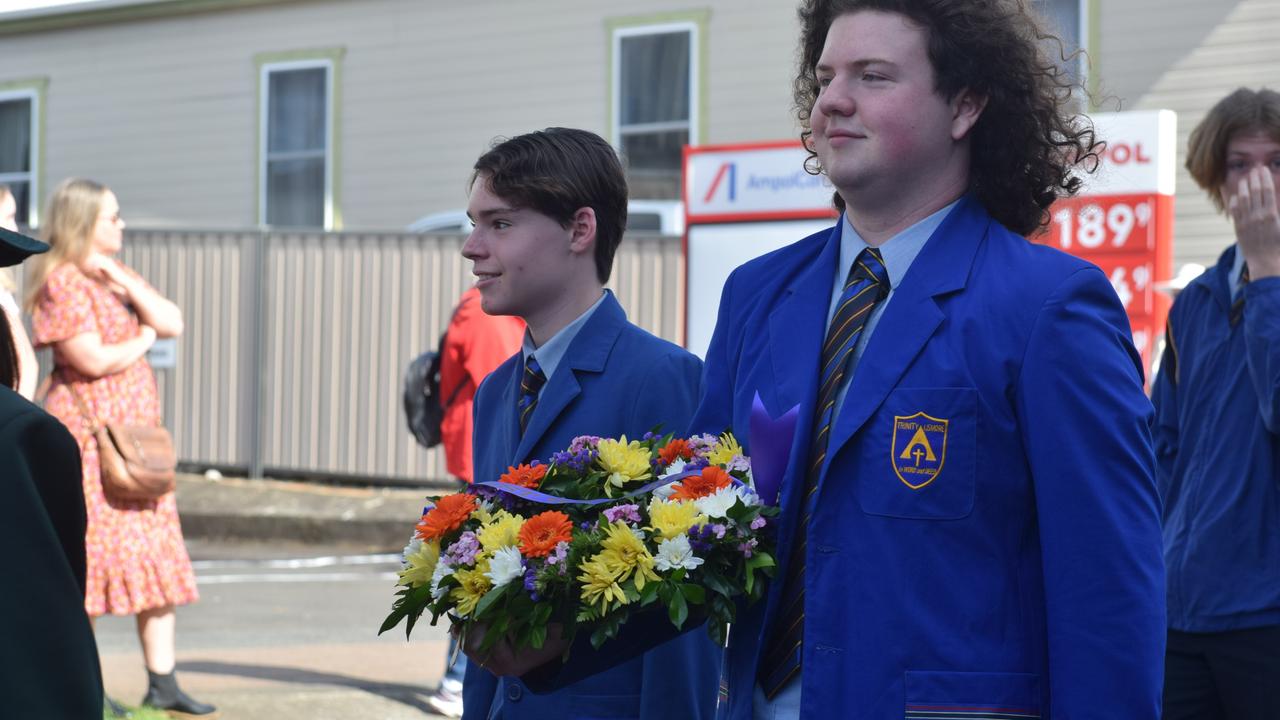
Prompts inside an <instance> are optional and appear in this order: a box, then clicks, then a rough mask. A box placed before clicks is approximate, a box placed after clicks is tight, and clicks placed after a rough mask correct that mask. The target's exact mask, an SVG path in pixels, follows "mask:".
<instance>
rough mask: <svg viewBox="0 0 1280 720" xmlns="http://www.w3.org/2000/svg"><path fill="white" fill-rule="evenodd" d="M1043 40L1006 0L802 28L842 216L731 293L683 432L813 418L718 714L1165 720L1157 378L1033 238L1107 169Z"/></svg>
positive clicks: (855, 6)
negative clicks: (1053, 210)
mask: <svg viewBox="0 0 1280 720" xmlns="http://www.w3.org/2000/svg"><path fill="white" fill-rule="evenodd" d="M1036 26H1037V19H1036V18H1034V17H1032V15H1029V14H1028V10H1027V5H1025V4H1024V3H1019V1H1018V0H988V1H974V0H936V1H929V3H925V1H911V0H897V1H895V0H810V1H806V3H805V4H804V6H803V8H801V27H803V31H801V32H803V36H801V65H800V69H799V77H797V78H796V106H797V108H800V109H801V111H800V122H801V124H803V127H804V135H803V137H804V140H805V142H806V145H808V147H809V149H810V150H812V151H813V154H814V160H815V163H817V167H818V168H819V169H820V172H822V173H823V174H826V176H827V177H828V178H829V179H831V182H832V184H833V186H835V187H836V191H837V197H836V201H837V205H840V206H841V209H842V210H844V213H842V215H841V218H840V222H838V224H837V225H836V227H835V228H832V229H829V231H823V232H819V233H815V234H813V236H810V237H808V238H804V240H801V241H800V242H797V243H795V245H792V246H790V247H786V249H782V250H780V251H776V252H773V254H769V255H767V256H764V258H760V259H758V260H754V261H751V263H748V264H745V265H744V266H741V268H739V269H737V270H736V272H735V273H733V274H732V275H731V277H730V279H728V281H727V283H726V286H724V291H723V296H722V301H721V310H719V319H718V323H717V327H716V332H714V334H713V338H712V342H710V347H709V350H708V355H707V368H705V377H704V386H703V401H701V405H700V406H699V410H698V414H696V416H695V419H694V423H692V427H694V429H695V430H700V429H722V428H724V427H732V428H733V430H735V432H736V433H739V434H740V437H742V436H746V434H748V432H746V429H748V427H749V416H750V413H751V405H753V397H754V396H755V395H756V393H759V396H760V398H762V400H763V402H764V406H765V409H767V410H768V411H769V413H771V414H773V415H780V414H782V413H785V411H787V410H788V409H791V407H795V406H799V413H800V415H799V416H800V423H799V425H797V430H796V436H795V442H794V443H792V448H791V455H790V466H788V469H787V474H786V475H785V479H783V484H782V491H781V506H782V509H783V515H782V519H781V523H780V548H778V556H780V559H781V566H780V573H778V577H777V580H776V582H774V583H773V585H772V588H771V591H769V596H768V601H767V602H764V603H762V605H759V606H756V607H754V609H751V611H750V612H749V614H746V615H745V616H744V618H741V619H740V621H739V624H737V625H735V628H733V638H732V639H731V644H732V647H731V648H730V651H728V656H727V661H726V662H727V667H726V675H727V684H728V716H731V717H736V719H744V720H745V719H748V717H753V716H754V717H855V716H856V717H860V719H868V720H872V719H874V720H890V719H901V717H904V716H905V717H908V719H919V717H940V716H947V717H950V716H961V715H963V716H965V717H982V719H989V717H1001V719H1004V717H1061V719H1074V717H1089V719H1116V720H1121V719H1123V720H1155V719H1156V717H1158V714H1160V687H1161V685H1160V678H1161V667H1160V666H1161V657H1162V655H1164V638H1165V633H1164V623H1165V602H1164V564H1162V561H1161V551H1160V502H1158V498H1157V493H1156V486H1155V478H1153V473H1155V469H1153V454H1152V445H1151V436H1149V430H1148V425H1149V420H1151V415H1152V413H1151V405H1149V404H1148V401H1147V398H1146V396H1144V395H1143V373H1142V364H1140V359H1139V356H1138V354H1137V352H1135V351H1134V347H1133V343H1132V337H1130V329H1129V322H1128V318H1126V316H1125V313H1124V309H1123V307H1121V305H1120V302H1119V300H1117V299H1116V296H1115V292H1114V291H1112V288H1111V284H1110V283H1108V282H1107V278H1106V275H1105V274H1103V273H1102V272H1100V270H1098V269H1097V268H1096V266H1093V265H1091V264H1088V263H1085V261H1082V260H1079V259H1075V258H1071V256H1069V255H1065V254H1062V252H1059V251H1056V250H1051V249H1048V247H1044V246H1042V245H1037V243H1033V242H1029V241H1028V240H1025V238H1024V237H1023V234H1028V233H1034V232H1038V231H1039V229H1041V228H1043V225H1044V224H1046V223H1047V217H1048V214H1047V208H1048V206H1050V204H1051V202H1052V201H1053V200H1055V199H1057V197H1060V196H1065V195H1070V193H1073V192H1074V191H1075V190H1076V188H1078V186H1079V179H1078V178H1075V177H1073V176H1070V174H1069V170H1070V169H1071V160H1079V161H1082V163H1084V164H1085V167H1088V163H1089V160H1091V159H1096V151H1097V145H1096V143H1094V137H1093V133H1092V129H1091V128H1089V127H1088V124H1087V122H1083V120H1078V119H1076V118H1073V117H1071V115H1070V114H1069V111H1068V109H1066V106H1065V102H1066V101H1068V100H1069V99H1070V95H1069V94H1068V87H1069V79H1068V77H1066V76H1065V74H1064V73H1062V70H1060V69H1059V68H1057V65H1056V64H1055V63H1053V61H1052V60H1051V59H1050V58H1048V56H1046V55H1044V54H1043V50H1042V47H1043V46H1042V44H1041V42H1039V41H1038V40H1037V31H1036ZM748 450H750V448H748Z"/></svg>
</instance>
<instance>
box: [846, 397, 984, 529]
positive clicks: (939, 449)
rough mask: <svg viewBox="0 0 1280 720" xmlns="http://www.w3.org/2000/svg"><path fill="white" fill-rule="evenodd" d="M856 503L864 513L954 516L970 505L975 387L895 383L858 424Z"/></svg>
mask: <svg viewBox="0 0 1280 720" xmlns="http://www.w3.org/2000/svg"><path fill="white" fill-rule="evenodd" d="M859 448H860V451H859V455H858V466H857V468H856V469H855V476H856V477H857V487H858V502H859V504H860V505H861V506H862V511H863V512H865V513H868V514H870V515H883V516H885V517H894V518H906V519H914V520H956V519H959V518H963V517H966V516H968V515H969V513H971V512H972V511H973V499H974V476H975V473H976V467H977V453H978V392H977V390H974V389H973V388H899V389H897V390H894V391H893V392H891V393H889V396H888V397H887V398H886V399H885V401H884V403H883V404H882V405H881V406H880V408H879V410H878V411H877V412H876V414H875V415H873V416H872V417H871V419H870V420H868V421H867V423H866V424H865V425H863V428H862V437H861V439H860V441H859Z"/></svg>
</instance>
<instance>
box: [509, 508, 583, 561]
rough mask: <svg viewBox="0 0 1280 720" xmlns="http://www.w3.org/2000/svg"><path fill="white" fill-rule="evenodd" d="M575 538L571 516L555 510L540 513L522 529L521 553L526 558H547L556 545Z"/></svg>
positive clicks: (530, 519) (526, 522)
mask: <svg viewBox="0 0 1280 720" xmlns="http://www.w3.org/2000/svg"><path fill="white" fill-rule="evenodd" d="M572 538H573V523H572V522H570V521H569V516H568V515H565V514H564V513H562V512H557V511H555V510H548V511H547V512H544V513H538V514H537V515H534V516H533V517H531V518H529V519H528V520H525V521H524V525H523V526H522V527H521V528H520V552H521V553H523V554H524V556H525V557H546V556H547V555H550V554H551V552H552V551H553V550H555V549H556V545H559V544H560V543H562V542H568V541H569V540H571V539H572Z"/></svg>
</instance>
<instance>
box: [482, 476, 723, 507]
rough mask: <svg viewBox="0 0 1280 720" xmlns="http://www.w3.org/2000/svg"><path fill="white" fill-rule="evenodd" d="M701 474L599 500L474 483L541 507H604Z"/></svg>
mask: <svg viewBox="0 0 1280 720" xmlns="http://www.w3.org/2000/svg"><path fill="white" fill-rule="evenodd" d="M701 474H702V468H698V469H696V470H685V471H683V472H678V473H676V474H675V475H669V476H667V477H664V478H659V479H657V480H654V481H653V482H651V483H649V484H647V485H645V486H644V487H642V488H640V489H639V490H632V491H631V492H629V493H625V494H623V495H619V496H618V497H613V498H600V499H599V500H579V499H577V498H566V497H560V496H559V495H548V494H547V493H544V492H538V491H537V490H534V489H533V488H527V487H524V486H523V485H516V484H514V483H505V482H502V481H500V480H494V481H492V482H482V483H476V485H477V486H479V487H487V488H493V489H494V490H497V491H498V492H504V493H506V494H508V495H515V496H516V497H518V498H522V499H524V500H529V501H530V502H536V503H539V504H542V505H604V504H606V503H615V502H618V501H619V500H627V499H629V498H633V497H636V496H637V495H644V494H645V493H650V492H653V491H654V490H657V489H658V488H660V487H662V486H663V485H669V484H671V483H673V482H679V481H681V480H683V479H685V478H687V477H693V476H694V475H701Z"/></svg>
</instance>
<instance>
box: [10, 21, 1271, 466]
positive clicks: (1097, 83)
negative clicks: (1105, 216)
mask: <svg viewBox="0 0 1280 720" xmlns="http://www.w3.org/2000/svg"><path fill="white" fill-rule="evenodd" d="M1036 2H1037V4H1038V5H1039V6H1040V7H1042V8H1043V9H1044V10H1045V11H1046V12H1047V14H1048V16H1049V17H1050V18H1051V22H1052V23H1053V25H1054V26H1055V27H1057V28H1059V29H1060V31H1061V34H1062V35H1063V36H1064V37H1065V38H1067V41H1068V44H1069V45H1070V46H1077V45H1078V46H1083V47H1085V48H1086V49H1087V50H1088V51H1089V54H1090V56H1091V58H1092V60H1093V62H1092V65H1091V66H1090V68H1089V69H1088V70H1087V72H1088V74H1089V75H1088V77H1089V80H1090V84H1091V86H1092V87H1094V88H1095V89H1096V90H1097V91H1098V92H1097V95H1098V96H1100V97H1102V98H1104V99H1106V100H1105V101H1104V102H1103V103H1101V105H1100V107H1099V108H1098V109H1101V110H1104V111H1115V110H1141V109H1157V108H1167V109H1170V110H1173V111H1175V112H1176V113H1177V116H1178V117H1177V135H1178V144H1179V148H1178V150H1179V157H1178V165H1179V167H1180V166H1181V163H1182V156H1183V148H1184V147H1185V143H1186V135H1187V133H1189V132H1190V129H1191V128H1192V127H1194V125H1195V124H1196V123H1197V122H1198V121H1199V120H1200V118H1201V117H1202V116H1203V114H1204V113H1205V112H1206V111H1207V110H1208V108H1209V107H1210V106H1211V105H1212V103H1213V102H1215V101H1216V100H1217V99H1218V98H1220V97H1221V96H1223V95H1225V94H1226V93H1227V92H1228V91H1230V90H1231V89H1233V88H1234V87H1236V86H1239V85H1250V86H1255V87H1256V86H1259V85H1262V84H1264V83H1268V82H1269V83H1272V84H1273V85H1280V80H1277V78H1276V75H1275V69H1276V68H1277V67H1280V43H1276V42H1275V41H1274V38H1275V37H1278V36H1280V0H1214V1H1213V2H1205V1H1204V0H1036ZM795 5H796V2H795V1H794V0H695V1H694V2H688V1H687V0H536V1H531V0H476V1H474V2H456V1H449V0H88V1H86V2H75V3H71V4H66V5H62V6H58V7H50V8H44V9H38V10H26V11H5V10H4V8H5V4H4V2H3V0H0V183H6V184H8V185H10V186H11V187H12V188H13V189H14V190H15V192H16V194H17V196H18V198H19V199H20V205H21V207H20V208H19V218H20V221H21V222H24V223H27V224H29V225H35V226H38V225H39V220H40V204H41V203H42V202H43V201H44V199H45V198H46V197H47V196H48V194H49V192H50V191H51V190H52V188H53V186H54V185H55V184H56V183H57V182H59V181H60V180H62V179H63V178H65V177H68V176H73V175H78V176H87V177H92V178H95V179H98V180H101V181H103V182H105V183H107V184H108V185H110V186H111V187H112V188H113V189H114V190H115V191H116V193H117V194H118V196H119V197H120V200H121V203H122V204H123V211H124V215H125V217H126V218H127V219H128V221H129V223H130V237H129V238H128V240H127V242H126V260H127V261H128V262H129V263H130V264H131V265H133V266H134V267H137V268H138V269H140V270H141V271H142V272H143V273H144V274H145V275H146V276H147V277H148V278H150V279H151V280H152V281H153V282H155V283H156V284H157V285H158V286H159V287H160V288H161V289H162V290H163V291H165V292H166V294H167V295H169V296H170V297H174V298H176V299H178V300H179V301H180V304H181V305H182V307H183V308H184V310H185V311H186V314H187V320H188V322H187V326H188V328H189V330H188V333H187V334H186V335H185V336H184V337H183V338H182V340H181V342H180V343H179V345H178V348H177V354H176V361H175V366H174V368H173V369H169V370H161V372H160V376H161V377H160V382H161V391H162V397H163V398H164V403H165V408H164V414H165V418H166V423H168V424H169V425H170V427H171V428H172V429H174V430H175V437H176V439H177V442H178V446H179V452H180V457H181V458H182V459H183V460H184V462H186V463H188V464H190V465H196V466H197V467H198V466H201V465H204V466H215V467H228V468H245V467H248V468H250V469H251V470H253V471H259V470H262V469H263V468H266V469H267V470H271V469H273V468H275V469H283V470H285V471H296V472H299V473H326V474H341V475H353V476H378V477H397V478H406V479H410V478H421V477H424V476H431V475H432V474H433V473H434V474H438V473H439V472H441V471H440V467H441V465H440V463H439V462H438V458H437V457H436V456H435V454H434V453H432V452H427V451H423V450H421V449H419V448H417V447H416V446H414V445H413V444H412V441H411V440H410V439H409V438H408V433H407V432H405V431H404V429H403V427H402V421H401V420H400V417H399V407H398V405H399V400H398V391H399V378H400V373H401V372H402V370H403V367H404V363H405V362H406V361H407V360H408V359H409V357H411V356H412V354H414V353H417V352H421V351H422V350H424V349H427V348H429V347H430V346H431V345H432V344H434V342H435V338H436V337H438V334H439V332H440V330H441V329H442V328H441V325H442V324H443V322H444V320H447V317H448V309H449V307H450V304H451V303H452V302H453V300H454V299H456V297H457V295H458V294H459V293H460V292H461V288H462V287H464V286H465V284H466V282H467V281H468V273H467V267H466V265H467V264H466V263H465V262H464V261H463V260H462V259H461V258H460V257H459V256H458V254H457V248H458V244H459V242H460V239H459V238H458V237H457V236H456V235H455V236H452V237H443V236H434V237H429V238H423V237H422V236H420V235H414V234H411V233H405V232H378V231H400V230H403V229H404V228H406V227H407V226H408V225H410V224H411V223H413V222H414V221H415V220H417V219H419V218H422V217H424V216H427V215H432V214H435V213H440V212H443V211H450V210H454V209H457V208H461V207H463V206H465V203H466V179H467V177H468V175H469V172H470V168H471V164H472V162H474V160H475V158H476V157H477V156H478V155H479V154H480V153H481V152H482V151H483V150H485V149H486V148H487V147H488V145H489V143H490V141H491V140H492V139H493V138H494V137H497V136H503V135H512V134H517V133H521V132H526V131H529V130H533V129H537V128H542V127H547V126H552V125H567V126H575V127H582V128H587V129H590V130H594V131H596V132H599V133H601V134H602V135H604V136H605V137H607V138H608V139H609V140H610V141H611V142H612V143H613V144H614V145H615V147H617V148H618V150H619V151H620V152H621V154H622V156H623V158H624V161H625V162H626V164H627V166H628V172H629V175H630V181H631V185H632V189H633V195H634V196H635V198H637V199H644V200H651V201H656V202H659V203H664V202H665V203H667V204H675V203H676V201H677V200H678V198H679V185H680V177H679V173H680V163H681V148H682V147H683V146H684V145H685V144H692V145H723V144H734V143H754V142H760V141H772V140H788V139H794V138H795V137H796V136H797V128H796V125H795V120H794V117H793V113H792V110H791V90H790V88H791V80H792V76H793V73H794V68H793V63H794V57H795V48H796V40H797V37H796V36H797V32H798V22H797V20H796V17H795ZM1073 69H1076V70H1077V71H1080V72H1085V71H1084V70H1083V69H1079V68H1078V67H1077V66H1073ZM331 231H341V232H331ZM1230 240H1231V234H1230V228H1229V225H1228V224H1227V223H1226V222H1225V221H1224V220H1223V219H1222V218H1221V217H1219V216H1217V215H1216V214H1215V213H1214V212H1213V210H1212V208H1211V207H1210V206H1209V204H1208V203H1207V201H1205V200H1203V198H1202V193H1200V192H1199V191H1198V189H1196V188H1195V187H1194V186H1193V185H1192V183H1191V181H1190V180H1189V178H1188V177H1187V176H1186V173H1185V171H1182V170H1181V169H1179V173H1178V178H1177V198H1176V222H1175V225H1174V248H1175V267H1176V265H1178V264H1181V263H1183V262H1188V261H1197V262H1201V263H1206V264H1207V263H1208V262H1210V261H1212V260H1213V259H1214V258H1215V257H1216V256H1217V254H1218V253H1219V252H1220V251H1221V249H1222V248H1223V247H1225V246H1226V245H1227V243H1229V242H1230ZM618 262H619V265H618V271H616V272H615V279H614V282H613V287H614V289H615V290H617V291H618V294H619V297H620V299H621V300H622V301H623V304H624V306H625V307H627V310H628V312H629V313H630V314H631V316H632V317H633V318H635V319H636V320H637V322H639V323H640V324H641V325H642V326H644V327H646V328H647V329H650V330H652V331H654V332H656V333H658V334H660V335H663V336H665V337H668V338H670V339H672V340H676V341H683V340H684V339H685V338H684V337H683V335H684V330H683V322H682V318H683V313H684V303H685V302H686V299H685V296H684V290H683V262H684V261H683V258H682V254H681V249H680V243H679V242H678V241H677V240H672V239H666V240H661V239H657V238H649V239H642V238H636V239H634V240H629V241H628V242H627V243H624V244H623V248H622V251H621V254H620V256H619V261H618Z"/></svg>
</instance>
